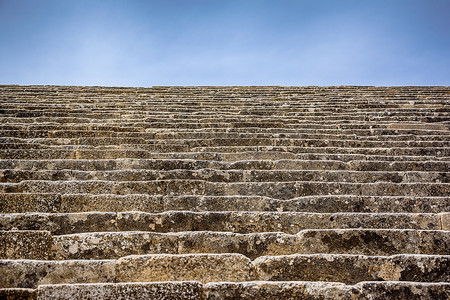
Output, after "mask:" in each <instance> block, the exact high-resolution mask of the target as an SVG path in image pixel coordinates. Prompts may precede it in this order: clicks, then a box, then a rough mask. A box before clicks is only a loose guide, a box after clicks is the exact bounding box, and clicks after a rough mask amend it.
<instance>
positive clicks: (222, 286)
mask: <svg viewBox="0 0 450 300" xmlns="http://www.w3.org/2000/svg"><path fill="white" fill-rule="evenodd" d="M449 290H450V283H444V282H442V283H425V282H398V281H385V282H380V281H364V282H359V283H357V284H354V285H346V284H344V283H338V282H323V281H278V282H277V281H247V282H210V283H206V284H202V283H200V282H198V281H184V282H180V281H172V282H145V283H143V282H139V283H137V282H134V283H96V284H47V285H41V286H39V287H38V288H37V289H3V290H1V289H0V295H14V297H16V298H14V299H19V298H20V299H29V300H34V299H37V300H47V299H52V300H63V299H98V298H101V299H105V300H114V299H136V300H141V299H142V300H144V299H174V300H175V299H196V300H197V299H204V300H214V299H225V300H227V299H229V300H231V299H268V300H277V299H305V300H319V299H320V300H327V299H330V300H331V299H333V300H334V299H355V300H358V299H373V300H409V299H422V300H427V299H446V298H448V297H449V296H450V292H449ZM27 297H28V298H27Z"/></svg>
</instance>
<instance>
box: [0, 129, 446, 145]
mask: <svg viewBox="0 0 450 300" xmlns="http://www.w3.org/2000/svg"><path fill="white" fill-rule="evenodd" d="M53 126H54V127H55V128H57V130H56V129H55V128H53ZM35 127H36V125H30V126H28V128H26V126H23V125H22V126H21V125H15V126H14V125H6V126H5V125H3V126H1V125H0V129H1V130H2V138H1V140H2V141H3V142H9V143H13V142H15V143H30V142H32V143H41V144H58V142H59V139H61V138H64V139H67V141H66V144H70V143H73V144H75V142H78V140H76V138H81V137H84V138H86V137H95V138H113V137H114V138H115V139H116V141H117V142H118V141H119V140H118V138H121V139H124V138H143V139H146V140H148V139H159V140H181V141H182V140H195V139H212V140H214V139H236V138H237V139H255V138H256V139H268V138H271V139H275V138H283V139H330V140H339V139H342V140H381V141H404V142H407V141H447V140H448V138H449V136H450V132H449V133H447V134H445V132H442V131H435V132H431V133H430V132H423V133H422V134H419V133H418V132H413V133H411V132H409V134H405V132H404V131H401V132H399V133H397V132H396V131H395V130H394V131H386V130H385V131H381V132H380V130H373V129H372V131H370V133H366V134H364V135H359V134H358V135H357V134H356V132H349V131H348V130H345V129H344V128H342V127H343V126H339V127H340V128H339V131H337V132H320V133H319V132H298V131H297V132H295V133H294V132H286V133H284V132H277V133H270V132H267V133H266V132H254V133H251V132H245V131H243V132H218V131H215V132H210V131H203V132H202V131H200V132H195V131H193V132H183V131H181V132H149V131H146V130H145V128H141V129H140V131H138V129H136V128H133V127H131V128H130V129H129V131H124V130H123V129H122V128H124V127H119V128H117V129H116V130H115V131H114V130H104V129H95V126H86V128H85V129H84V130H81V129H80V126H68V125H47V126H46V127H49V128H48V129H39V128H36V129H35ZM63 127H67V129H65V130H62V128H63ZM13 128H22V129H13ZM127 128H128V127H127ZM138 128H139V127H138ZM133 129H134V130H133ZM127 130H128V129H127Z"/></svg>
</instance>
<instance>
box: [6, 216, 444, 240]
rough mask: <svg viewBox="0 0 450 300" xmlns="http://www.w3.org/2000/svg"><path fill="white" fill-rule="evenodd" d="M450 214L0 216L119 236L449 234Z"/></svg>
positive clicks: (58, 230) (10, 221)
mask: <svg viewBox="0 0 450 300" xmlns="http://www.w3.org/2000/svg"><path fill="white" fill-rule="evenodd" d="M449 218H450V213H440V214H424V213H306V212H233V211H231V212H188V211H167V212H163V213H144V212H118V213H114V212H82V213H54V214H45V213H22V214H0V230H15V229H17V230H47V231H50V232H51V233H52V234H55V235H61V234H73V233H83V232H102V231H104V232H117V231H152V232H163V233H164V232H181V231H221V232H234V233H257V232H285V233H288V234H296V233H298V232H299V231H301V230H304V229H350V228H366V229H383V228H388V229H418V230H449V227H448V226H449V225H450V224H449Z"/></svg>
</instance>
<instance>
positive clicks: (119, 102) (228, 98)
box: [0, 86, 450, 300]
mask: <svg viewBox="0 0 450 300" xmlns="http://www.w3.org/2000/svg"><path fill="white" fill-rule="evenodd" d="M449 111H450V87H352V86H342V87H152V88H109V87H64V86H0V119H1V123H0V126H1V135H0V140H1V142H0V181H1V183H0V190H1V191H0V299H368V298H369V299H408V300H411V299H449V298H450V201H449V200H450V194H449V192H450V185H449V176H448V175H449V170H450V159H449V157H450V147H449V145H450V131H449V129H450V117H449Z"/></svg>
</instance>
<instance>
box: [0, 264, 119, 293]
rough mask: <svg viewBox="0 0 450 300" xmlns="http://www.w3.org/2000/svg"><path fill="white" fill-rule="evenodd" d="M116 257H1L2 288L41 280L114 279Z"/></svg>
mask: <svg viewBox="0 0 450 300" xmlns="http://www.w3.org/2000/svg"><path fill="white" fill-rule="evenodd" d="M114 268H115V261H112V260H110V261H108V260H101V261H93V260H90V261H83V260H79V261H76V260H67V261H45V260H0V286H1V287H2V288H36V287H38V286H39V285H42V284H57V283H91V282H92V283H93V282H114V280H115V269H114Z"/></svg>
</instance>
